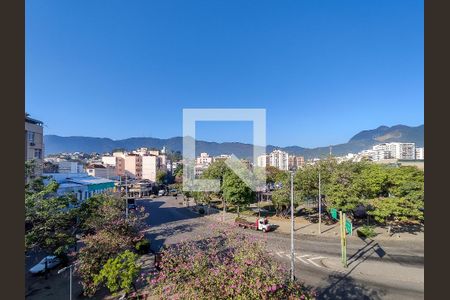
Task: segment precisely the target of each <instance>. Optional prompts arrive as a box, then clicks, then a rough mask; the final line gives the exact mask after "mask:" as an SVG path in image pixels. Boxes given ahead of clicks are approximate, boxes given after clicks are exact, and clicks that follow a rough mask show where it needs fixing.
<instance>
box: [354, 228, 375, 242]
mask: <svg viewBox="0 0 450 300" xmlns="http://www.w3.org/2000/svg"><path fill="white" fill-rule="evenodd" d="M357 232H358V236H362V237H366V238H369V239H370V238H373V237H375V236H376V235H377V234H376V232H375V230H374V227H373V226H368V225H364V226H362V227H361V228H358V230H357Z"/></svg>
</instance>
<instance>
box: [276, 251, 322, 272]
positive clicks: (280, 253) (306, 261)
mask: <svg viewBox="0 0 450 300" xmlns="http://www.w3.org/2000/svg"><path fill="white" fill-rule="evenodd" d="M274 253H275V254H276V255H277V256H278V257H281V258H283V257H286V258H288V259H290V258H291V254H290V253H286V252H284V251H274ZM308 257H309V258H308ZM295 258H296V259H297V260H299V261H300V262H302V263H304V264H306V265H309V264H312V265H314V266H316V267H318V268H322V267H323V266H321V265H319V264H317V263H316V262H315V261H314V260H318V259H324V258H326V257H324V256H313V255H312V254H303V255H295Z"/></svg>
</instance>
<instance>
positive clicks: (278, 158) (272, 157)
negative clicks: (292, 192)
mask: <svg viewBox="0 0 450 300" xmlns="http://www.w3.org/2000/svg"><path fill="white" fill-rule="evenodd" d="M269 161H270V165H271V166H273V167H276V168H278V169H280V170H284V171H287V170H289V154H288V153H287V152H284V151H281V150H273V151H272V153H270V154H269Z"/></svg>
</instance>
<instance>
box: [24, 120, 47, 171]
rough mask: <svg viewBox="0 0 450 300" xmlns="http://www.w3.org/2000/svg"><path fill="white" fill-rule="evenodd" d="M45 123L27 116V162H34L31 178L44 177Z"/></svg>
mask: <svg viewBox="0 0 450 300" xmlns="http://www.w3.org/2000/svg"><path fill="white" fill-rule="evenodd" d="M43 125H44V123H43V122H42V121H39V120H36V119H32V118H30V117H29V116H28V114H26V115H25V161H34V162H35V168H34V170H33V173H32V174H31V175H30V176H31V177H35V176H40V175H42V168H43V158H44V127H43Z"/></svg>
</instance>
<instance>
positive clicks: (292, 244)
mask: <svg viewBox="0 0 450 300" xmlns="http://www.w3.org/2000/svg"><path fill="white" fill-rule="evenodd" d="M294 260H295V253H294V172H291V281H292V282H293V281H294V262H295V261H294Z"/></svg>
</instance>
